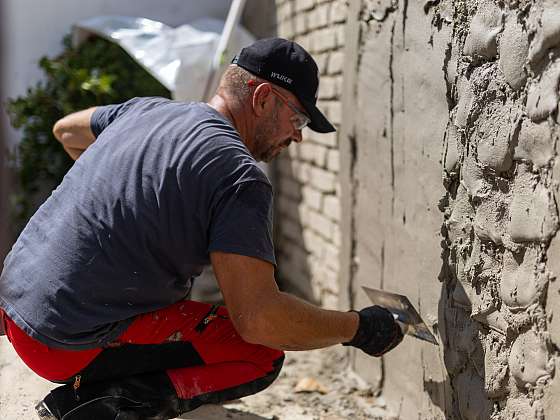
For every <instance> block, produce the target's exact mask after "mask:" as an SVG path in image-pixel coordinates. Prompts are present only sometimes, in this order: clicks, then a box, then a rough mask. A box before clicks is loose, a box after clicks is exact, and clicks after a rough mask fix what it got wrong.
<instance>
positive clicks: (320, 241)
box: [275, 0, 347, 307]
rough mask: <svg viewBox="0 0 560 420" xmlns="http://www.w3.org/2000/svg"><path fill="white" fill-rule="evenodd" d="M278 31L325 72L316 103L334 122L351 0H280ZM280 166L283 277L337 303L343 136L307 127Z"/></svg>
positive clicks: (313, 296)
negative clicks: (339, 148)
mask: <svg viewBox="0 0 560 420" xmlns="http://www.w3.org/2000/svg"><path fill="white" fill-rule="evenodd" d="M276 4H277V19H278V35H279V36H282V37H285V38H289V39H293V40H295V41H296V42H299V43H300V44H301V45H303V46H304V47H305V48H306V49H307V50H308V51H309V52H310V53H311V54H312V55H313V56H314V58H315V59H316V61H317V64H318V66H319V70H320V73H321V82H320V86H319V102H318V104H319V107H320V108H321V109H322V110H323V112H324V113H325V114H326V115H327V116H328V118H329V119H330V120H331V122H333V124H334V125H335V126H337V127H340V122H341V102H340V98H341V90H342V67H343V64H344V60H343V54H342V50H343V46H344V22H345V20H346V9H347V7H346V3H345V2H344V1H331V0H322V1H319V0H317V1H315V0H307V1H304V0H277V1H276ZM303 137H304V142H303V143H302V144H300V145H292V146H290V148H289V149H288V151H287V152H286V154H284V155H283V156H281V157H280V159H279V161H278V164H277V179H278V182H277V188H276V193H275V194H276V204H277V212H276V213H277V215H276V218H277V220H278V223H277V229H276V236H277V245H278V246H277V254H278V263H279V276H278V277H279V279H280V281H281V282H283V283H284V284H285V285H286V286H288V287H289V288H292V289H295V290H296V291H298V292H300V293H302V294H304V295H305V296H307V297H308V298H309V299H311V300H314V301H316V302H319V303H321V304H323V305H324V306H327V307H336V306H337V305H338V293H339V286H338V279H339V265H340V264H339V247H340V243H341V242H340V241H341V234H340V228H339V220H340V184H339V181H338V172H339V167H340V156H339V152H338V134H337V133H330V134H317V133H314V132H312V131H310V130H304V133H303Z"/></svg>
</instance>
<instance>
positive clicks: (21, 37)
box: [0, 0, 231, 144]
mask: <svg viewBox="0 0 560 420" xmlns="http://www.w3.org/2000/svg"><path fill="white" fill-rule="evenodd" d="M1 1H2V3H3V4H2V16H1V18H2V20H1V21H0V30H1V31H2V32H3V34H2V37H1V42H2V43H3V46H2V48H1V49H0V50H1V51H2V57H1V60H0V63H1V65H2V66H3V68H2V70H3V71H2V80H1V85H0V102H1V104H0V113H1V114H2V115H0V118H2V119H3V122H4V127H5V134H6V139H7V143H8V144H14V143H15V142H16V141H17V138H18V135H17V133H16V132H15V131H14V130H13V129H11V128H10V126H9V123H8V120H7V116H6V113H5V109H4V106H3V103H4V102H5V101H6V99H7V98H13V97H16V96H18V95H21V94H23V93H25V91H26V90H27V88H28V87H29V86H31V85H33V84H35V83H36V82H37V81H38V80H39V79H40V76H41V73H40V71H39V70H38V66H37V61H38V60H39V58H40V57H42V56H43V55H49V56H53V55H56V54H57V53H58V52H60V51H61V40H62V37H63V36H64V35H65V34H67V33H68V32H69V31H70V28H71V25H72V24H73V23H74V22H77V21H79V20H82V19H86V18H89V17H93V16H99V15H127V16H142V17H147V18H150V19H155V20H159V21H162V22H164V23H166V24H168V25H171V26H178V25H180V24H183V23H186V22H189V21H191V20H194V19H196V18H199V17H202V16H211V17H216V18H221V19H225V17H226V15H227V12H228V10H229V6H230V3H231V2H230V0H205V1H200V0H157V1H156V0H88V1H76V0H40V1H37V0H1Z"/></svg>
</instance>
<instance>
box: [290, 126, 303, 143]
mask: <svg viewBox="0 0 560 420" xmlns="http://www.w3.org/2000/svg"><path fill="white" fill-rule="evenodd" d="M294 131H295V135H294V137H292V139H293V140H294V141H295V142H296V143H301V142H302V141H303V136H302V134H301V130H296V129H294Z"/></svg>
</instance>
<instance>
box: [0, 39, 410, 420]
mask: <svg viewBox="0 0 560 420" xmlns="http://www.w3.org/2000/svg"><path fill="white" fill-rule="evenodd" d="M317 74H318V72H317V66H316V64H315V62H314V61H313V59H312V58H311V56H310V55H309V54H308V53H307V52H306V51H305V50H304V49H303V48H302V47H300V46H299V45H297V44H295V43H293V42H290V41H286V40H283V39H278V38H275V39H267V40H261V41H257V42H255V43H254V44H253V45H251V46H250V47H247V48H245V49H243V50H242V51H241V52H240V54H239V55H238V56H237V57H236V58H235V59H234V62H233V65H232V66H230V67H229V68H228V70H227V71H226V73H225V75H224V76H223V78H222V80H221V82H220V85H219V87H218V90H217V93H216V95H215V96H214V97H213V98H212V100H211V101H210V102H209V103H208V104H205V103H180V102H173V101H168V100H165V99H161V98H143V99H142V98H135V99H132V100H130V101H128V102H126V103H124V104H120V105H110V106H103V107H97V108H92V109H88V110H84V111H80V112H77V113H75V114H71V115H69V116H67V117H65V118H63V119H62V120H60V121H58V122H57V123H56V125H55V127H54V133H55V136H56V137H57V139H59V140H60V142H61V143H62V144H63V146H64V148H65V150H66V151H67V152H68V153H69V154H70V156H72V157H73V158H74V159H76V163H75V164H74V166H73V167H72V169H71V170H70V171H69V173H68V174H67V175H66V177H65V178H64V180H63V181H62V183H61V185H60V186H59V187H58V188H57V189H56V190H55V191H54V192H53V194H52V196H51V197H50V198H49V199H48V200H47V201H46V202H45V203H44V204H43V206H41V208H40V209H39V210H38V211H37V213H36V214H35V215H34V216H33V218H32V219H31V220H30V222H29V224H28V225H27V226H26V228H25V229H24V231H23V232H22V234H21V236H20V238H19V239H18V241H17V243H16V244H15V245H14V248H13V249H12V251H11V253H10V254H9V256H8V257H7V258H6V261H5V265H4V270H3V272H2V276H1V278H0V308H1V309H2V310H3V314H4V316H3V319H4V327H5V330H6V333H7V336H8V338H9V339H10V341H11V343H12V345H13V347H14V348H15V350H16V352H17V353H18V354H19V355H20V357H21V358H22V359H23V361H24V362H25V363H26V364H27V365H28V366H29V367H30V368H31V369H33V370H34V371H35V372H36V373H37V374H39V375H41V376H42V377H44V378H46V379H49V380H51V381H54V382H58V383H61V384H63V385H62V386H60V387H58V388H56V389H55V390H53V391H52V392H51V393H49V394H48V395H47V396H46V397H45V399H44V400H43V401H42V402H41V403H40V404H39V405H38V406H37V411H38V413H39V415H40V416H41V417H42V418H44V419H65V420H71V419H80V420H84V419H86V420H87V419H96V420H99V419H112V420H113V419H119V420H124V419H167V418H172V417H176V416H177V415H179V414H180V413H183V412H186V411H189V410H192V409H194V408H196V407H198V406H200V405H202V404H205V403H218V402H222V401H226V400H231V399H235V398H239V397H242V396H245V395H249V394H253V393H255V392H258V391H260V390H262V389H264V388H266V387H267V386H268V385H270V383H271V382H272V381H273V380H274V379H275V378H276V376H277V375H278V373H279V371H280V368H281V366H282V361H283V357H284V354H283V350H307V349H315V348H321V347H326V346H331V345H334V344H339V343H344V344H346V345H352V346H355V347H358V348H360V349H362V350H364V351H365V352H366V353H368V354H371V355H375V356H379V355H381V354H383V353H385V352H386V351H388V350H390V349H391V348H393V347H394V346H396V345H397V344H398V343H399V342H400V341H401V340H402V332H401V330H400V328H399V326H398V325H397V324H396V323H395V321H394V320H393V317H392V316H391V314H390V313H389V312H388V311H386V310H384V309H382V308H379V307H369V308H365V309H363V310H362V311H360V312H359V313H358V312H338V311H330V310H324V309H321V308H318V307H315V306H313V305H311V304H309V303H306V302H304V301H302V300H300V299H298V298H296V297H294V296H292V295H289V294H286V293H283V292H281V291H279V290H278V288H277V286H276V283H275V280H274V266H275V259H274V252H273V245H272V235H271V225H272V223H271V213H272V188H271V185H270V182H269V181H268V179H267V178H266V176H265V175H264V173H263V172H262V171H261V170H260V169H259V168H258V166H257V163H256V162H257V161H259V160H263V161H268V160H270V159H272V158H274V157H275V156H276V155H278V153H280V151H281V150H282V149H284V148H286V147H288V145H289V144H290V143H291V142H292V141H295V142H301V141H302V135H301V130H302V129H303V128H304V127H305V126H309V127H310V128H311V129H312V130H315V131H318V132H329V131H333V130H334V128H333V127H332V125H331V124H330V123H329V122H328V121H327V119H326V118H325V117H324V116H323V115H322V114H321V112H320V111H319V110H318V108H317V107H316V94H317V89H318V83H319V81H318V76H317ZM209 262H211V263H212V266H213V269H214V272H215V274H216V278H217V280H218V283H219V286H220V289H221V291H222V294H223V297H224V300H225V303H226V306H227V310H226V309H225V308H224V307H218V306H210V305H207V304H203V303H199V302H194V301H190V300H186V298H187V295H188V293H189V290H190V287H191V281H192V278H193V277H195V276H197V275H198V274H200V271H201V269H202V267H203V266H204V265H205V264H208V263H209Z"/></svg>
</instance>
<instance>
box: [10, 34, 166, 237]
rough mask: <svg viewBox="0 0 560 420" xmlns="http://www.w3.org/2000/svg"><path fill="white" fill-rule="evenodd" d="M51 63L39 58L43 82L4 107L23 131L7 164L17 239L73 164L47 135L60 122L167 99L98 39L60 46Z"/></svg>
mask: <svg viewBox="0 0 560 420" xmlns="http://www.w3.org/2000/svg"><path fill="white" fill-rule="evenodd" d="M63 45H64V50H63V52H62V53H61V54H60V55H59V56H58V57H56V58H53V59H50V58H47V57H43V58H42V59H41V60H40V61H39V66H40V68H41V70H42V71H43V73H44V81H42V82H39V83H37V85H36V86H34V87H31V88H29V89H28V91H27V94H26V95H25V96H21V97H18V98H16V99H10V100H9V101H8V104H7V109H8V114H9V116H10V121H11V124H12V125H13V126H14V127H15V128H21V129H22V139H21V142H20V143H19V145H18V147H17V149H16V153H15V155H14V156H13V157H12V162H13V163H14V164H15V165H14V166H15V168H16V175H17V176H16V178H17V181H18V184H19V185H18V188H17V193H14V194H13V196H12V226H13V227H14V233H17V232H19V231H20V230H21V228H22V227H23V226H24V225H25V223H26V222H27V220H28V219H29V217H31V215H32V214H33V212H34V211H35V210H36V207H37V204H40V203H41V202H42V201H43V200H44V199H45V198H46V196H47V195H48V194H49V193H50V191H51V190H52V189H54V188H55V187H56V186H57V185H58V184H59V183H60V181H61V180H62V178H63V177H64V175H65V174H66V172H67V171H68V169H69V168H70V167H71V166H72V163H73V161H72V160H71V159H70V158H69V157H68V156H67V154H66V153H65V152H64V150H63V148H62V146H61V145H60V143H59V142H58V141H57V140H56V139H55V138H54V136H53V134H52V127H53V125H54V123H55V122H56V121H57V120H59V119H60V118H62V117H63V116H65V115H67V114H69V113H72V112H75V111H79V110H81V109H85V108H89V107H91V106H96V105H104V104H110V103H119V102H124V101H126V100H128V99H130V98H133V97H135V96H164V97H169V96H170V93H169V91H168V90H167V89H166V88H165V87H163V86H162V85H161V84H160V83H159V82H158V81H157V80H156V79H154V78H153V77H152V76H151V75H150V74H149V73H148V72H146V71H145V70H144V69H143V68H142V67H141V66H140V65H139V64H137V63H136V62H135V61H134V60H133V59H132V58H131V57H130V56H129V55H128V54H127V53H126V52H125V51H124V50H123V49H122V48H120V47H119V46H117V45H115V44H113V43H111V42H109V41H106V40H104V39H101V38H90V39H89V40H88V41H86V42H85V43H83V44H82V45H81V46H80V47H78V48H74V47H72V45H71V41H70V36H66V37H65V38H64V40H63Z"/></svg>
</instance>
